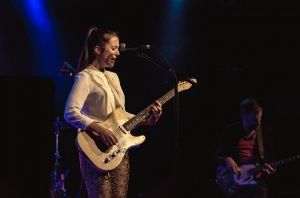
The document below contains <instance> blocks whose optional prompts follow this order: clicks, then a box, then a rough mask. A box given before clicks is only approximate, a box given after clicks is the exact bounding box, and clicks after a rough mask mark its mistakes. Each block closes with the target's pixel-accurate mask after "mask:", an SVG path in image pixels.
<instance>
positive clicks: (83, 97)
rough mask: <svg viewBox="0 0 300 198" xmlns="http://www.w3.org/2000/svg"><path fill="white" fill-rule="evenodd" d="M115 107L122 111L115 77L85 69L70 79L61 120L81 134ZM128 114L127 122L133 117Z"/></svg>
mask: <svg viewBox="0 0 300 198" xmlns="http://www.w3.org/2000/svg"><path fill="white" fill-rule="evenodd" d="M117 107H121V108H122V109H123V110H124V111H125V96H124V93H123V90H122V88H121V85H120V80H119V78H118V75H117V74H116V73H114V72H111V71H104V72H101V71H99V70H98V69H97V68H95V67H94V66H91V65H90V66H88V67H87V68H86V69H84V70H82V71H81V72H79V73H78V74H77V75H76V76H75V77H74V84H73V87H72V89H71V92H70V94H69V96H68V99H67V102H66V105H65V112H64V118H65V120H66V121H67V122H69V123H70V124H71V125H73V126H74V127H76V128H79V129H83V130H85V129H86V128H87V126H89V125H90V124H91V123H92V122H93V121H98V122H101V121H104V120H106V119H107V116H108V115H109V114H110V113H111V112H112V111H113V110H114V109H116V108H117ZM133 116H134V115H133V114H130V113H128V119H129V118H131V117H133Z"/></svg>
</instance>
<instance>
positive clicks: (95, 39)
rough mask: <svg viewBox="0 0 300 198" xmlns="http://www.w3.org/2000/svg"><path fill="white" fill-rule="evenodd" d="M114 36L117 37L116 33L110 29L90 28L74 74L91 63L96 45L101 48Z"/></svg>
mask: <svg viewBox="0 0 300 198" xmlns="http://www.w3.org/2000/svg"><path fill="white" fill-rule="evenodd" d="M114 36H117V37H119V34H118V32H116V31H113V30H110V29H103V28H101V29H100V28H97V27H96V26H91V27H90V28H89V30H88V32H87V35H86V38H85V41H84V45H83V48H82V51H81V54H80V57H79V61H78V65H77V69H76V72H77V73H78V72H80V71H82V70H83V69H85V68H86V67H87V66H88V65H89V64H91V63H92V61H93V60H94V58H95V55H94V47H95V46H96V45H99V46H100V47H101V48H102V47H104V46H105V44H106V43H107V42H109V40H110V39H111V38H112V37H114Z"/></svg>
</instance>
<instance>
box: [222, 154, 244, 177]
mask: <svg viewBox="0 0 300 198" xmlns="http://www.w3.org/2000/svg"><path fill="white" fill-rule="evenodd" d="M224 160H225V165H226V167H227V168H228V169H229V170H232V171H233V172H234V173H235V174H237V175H238V174H240V168H239V166H238V165H237V164H236V162H235V161H234V159H232V157H225V159H224Z"/></svg>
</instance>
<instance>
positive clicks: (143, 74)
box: [0, 0, 300, 198]
mask: <svg viewBox="0 0 300 198" xmlns="http://www.w3.org/2000/svg"><path fill="white" fill-rule="evenodd" d="M24 2H27V1H24ZM24 2H23V1H8V0H7V1H4V2H2V3H1V4H2V5H1V8H0V74H1V77H0V87H1V92H2V94H1V97H0V98H1V99H0V102H1V103H0V104H1V106H2V108H1V109H2V111H1V113H2V118H1V126H2V130H1V131H2V134H3V135H2V143H1V157H2V160H1V171H2V173H1V177H0V189H1V192H0V194H1V195H4V196H3V197H49V187H50V183H51V179H50V173H51V171H52V170H53V165H54V152H55V132H57V131H56V129H55V126H54V123H55V121H56V119H57V118H59V119H60V120H62V114H63V107H64V103H65V101H66V98H67V95H68V92H69V90H70V88H71V85H72V77H69V76H65V75H60V74H59V69H60V68H61V66H62V65H63V62H64V61H68V62H69V63H70V64H71V65H72V66H75V65H76V63H77V59H78V57H79V53H80V51H81V47H82V44H83V38H84V36H85V33H86V31H87V29H88V27H89V26H90V25H97V26H99V27H101V26H108V27H111V28H113V29H116V30H118V31H119V32H120V36H121V42H125V43H128V45H132V46H133V47H134V46H138V45H140V44H151V45H152V46H153V49H152V50H149V51H148V52H147V54H148V55H149V56H151V57H153V58H154V59H155V60H157V61H158V62H159V63H162V64H163V65H171V66H172V68H174V70H175V71H176V74H177V77H178V79H179V80H184V79H185V78H186V77H194V78H196V79H197V80H198V84H197V85H193V86H192V87H191V88H190V89H188V90H186V91H183V92H181V93H180V95H179V105H178V106H179V111H176V109H175V103H174V100H173V99H172V100H171V101H170V102H168V103H166V104H165V105H164V107H163V116H162V118H161V120H160V122H159V124H158V125H156V126H154V127H140V128H139V129H136V130H134V131H132V133H133V134H134V135H139V134H145V135H146V137H147V140H146V142H145V143H143V144H142V145H141V147H140V148H138V149H135V150H132V152H131V159H132V160H131V166H132V168H131V178H130V186H129V197H132V198H135V197H184V196H185V197H208V196H209V197H222V196H221V194H220V192H219V190H218V188H217V186H216V185H215V183H214V171H215V161H214V160H215V152H216V150H217V146H218V141H219V136H220V132H221V130H222V128H223V127H224V126H225V125H226V124H228V123H230V122H232V121H235V120H237V119H239V103H240V101H241V100H242V99H244V98H247V97H252V98H256V99H257V100H258V101H259V102H261V103H262V105H263V108H264V119H265V120H266V121H268V122H270V123H271V124H272V126H273V131H274V133H275V135H276V137H277V143H278V148H277V149H278V158H279V159H281V158H285V157H289V156H292V155H297V154H299V150H300V149H299V140H298V138H297V137H298V131H299V124H298V123H299V121H298V119H299V117H300V115H299V112H300V111H299V110H300V104H299V100H300V96H299V94H298V85H299V81H300V80H299V77H298V76H299V75H298V72H297V71H298V68H297V67H298V66H299V62H300V61H299V55H298V54H299V52H300V51H299V46H300V43H299V41H300V39H299V35H300V34H299V33H300V32H299V30H298V29H299V28H298V25H299V19H298V17H299V8H298V7H297V5H296V3H294V2H292V1H282V2H272V1H268V0H262V1H258V0H254V1H250V0H212V1H208V0H205V1H203V0H197V1H196V0H190V1H175V0H174V1H171V0H169V1H167V0H165V1H162V0H160V1H147V2H146V1H113V2H110V1H101V0H99V1H92V0H86V1H82V2H72V1H55V0H54V1H46V0H45V1H35V2H40V3H42V4H43V5H44V8H45V10H46V11H47V13H48V17H49V19H51V24H52V27H53V32H50V33H49V29H46V30H47V31H45V32H44V31H38V32H37V34H36V33H35V32H34V31H35V30H37V29H38V28H39V27H40V26H38V25H37V26H35V25H32V23H31V22H32V21H35V20H36V19H39V18H38V17H39V16H36V15H34V16H33V17H34V19H35V20H28V19H26V16H28V15H26V14H24V13H26V12H24V11H23V10H24V9H26V8H27V7H26V6H25V5H27V4H26V3H24ZM28 2H29V1H28ZM32 2H34V1H32ZM36 8H39V7H38V6H37V7H36ZM37 10H38V9H37ZM27 13H31V14H36V13H35V12H34V11H29V12H27ZM37 35H38V36H37ZM53 38H54V39H53ZM50 39H53V40H50ZM54 41H55V42H54ZM53 43H56V44H57V46H55V45H54V44H53ZM166 60H167V61H166ZM113 70H114V71H115V72H118V74H119V77H120V80H121V83H122V86H123V90H124V92H125V95H126V107H127V110H128V111H129V112H132V113H137V112H139V111H140V110H142V109H143V108H144V107H146V105H148V104H150V103H151V102H153V101H154V100H155V99H157V98H159V97H160V96H162V95H163V94H164V93H166V92H167V91H168V90H170V89H172V87H173V86H174V83H173V82H174V79H173V76H172V75H171V74H170V72H168V71H167V70H166V69H164V68H163V67H159V66H156V65H154V64H152V63H150V62H148V61H146V60H144V59H142V58H139V57H137V56H136V55H135V54H130V53H128V54H125V53H124V55H121V56H120V58H119V60H118V62H117V63H116V65H115V67H114V69H113ZM176 113H177V114H176ZM178 118H179V120H178ZM178 129H179V130H178ZM59 132H60V133H59V152H60V155H61V157H62V158H61V161H60V162H61V166H60V167H61V169H62V171H68V172H69V174H68V176H67V178H66V180H65V185H66V189H67V192H68V194H69V196H70V197H75V195H76V193H78V191H79V189H80V182H81V177H80V173H79V167H78V159H77V151H76V147H75V144H74V138H75V135H76V133H75V129H73V128H69V127H67V126H66V125H63V126H61V128H59ZM299 176H300V172H299V162H295V163H292V164H289V165H287V166H286V167H284V168H280V169H278V172H277V174H276V175H274V176H272V178H271V179H272V184H273V188H272V189H271V193H272V197H280V198H281V197H287V198H295V197H300V192H299V186H300V180H299ZM81 194H82V197H85V196H86V194H85V189H84V188H83V189H82V192H81Z"/></svg>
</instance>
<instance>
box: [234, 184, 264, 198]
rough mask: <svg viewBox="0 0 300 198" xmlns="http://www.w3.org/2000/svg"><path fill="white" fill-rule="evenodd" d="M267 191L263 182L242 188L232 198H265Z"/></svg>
mask: <svg viewBox="0 0 300 198" xmlns="http://www.w3.org/2000/svg"><path fill="white" fill-rule="evenodd" d="M267 197H268V189H267V186H266V184H265V183H264V182H262V183H260V184H257V185H249V186H244V187H242V188H241V189H240V190H239V191H238V192H237V194H235V195H234V196H233V197H232V198H267Z"/></svg>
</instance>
